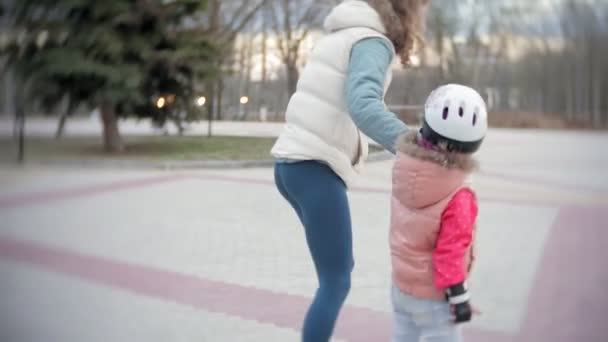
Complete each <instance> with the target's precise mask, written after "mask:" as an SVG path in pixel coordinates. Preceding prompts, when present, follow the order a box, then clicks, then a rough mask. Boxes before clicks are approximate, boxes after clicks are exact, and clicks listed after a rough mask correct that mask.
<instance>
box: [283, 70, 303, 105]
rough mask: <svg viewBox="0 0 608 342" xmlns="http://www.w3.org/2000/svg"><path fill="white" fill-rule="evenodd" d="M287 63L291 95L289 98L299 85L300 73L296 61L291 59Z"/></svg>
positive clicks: (288, 89)
mask: <svg viewBox="0 0 608 342" xmlns="http://www.w3.org/2000/svg"><path fill="white" fill-rule="evenodd" d="M285 64H286V65H287V94H288V95H289V98H291V96H292V95H293V94H294V93H295V92H296V89H297V87H298V78H299V76H300V73H299V71H298V67H297V66H296V61H289V62H287V63H285Z"/></svg>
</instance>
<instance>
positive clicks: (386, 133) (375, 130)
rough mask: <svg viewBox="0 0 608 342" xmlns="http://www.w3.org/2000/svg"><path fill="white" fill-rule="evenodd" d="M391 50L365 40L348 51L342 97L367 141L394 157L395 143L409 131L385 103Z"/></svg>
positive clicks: (373, 40) (381, 43) (374, 40)
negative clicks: (344, 97)
mask: <svg viewBox="0 0 608 342" xmlns="http://www.w3.org/2000/svg"><path fill="white" fill-rule="evenodd" d="M393 57H394V55H393V50H392V48H391V46H390V45H389V43H388V42H387V41H386V40H385V39H382V38H368V39H364V40H362V41H360V42H358V43H356V44H355V45H354V46H353V49H352V51H351V57H350V62H349V66H348V74H347V79H346V87H345V96H346V103H347V105H348V111H349V113H350V115H351V117H352V119H353V121H354V122H355V124H356V125H357V127H358V128H359V129H360V130H361V131H362V132H363V133H364V134H365V135H367V136H368V137H370V138H371V139H373V140H374V141H376V142H377V143H379V144H380V145H382V147H384V148H385V149H387V150H388V151H390V152H391V153H395V142H396V141H397V138H398V137H399V135H401V134H402V133H404V132H405V131H406V130H407V129H408V128H407V126H406V125H405V123H403V121H401V120H399V119H398V118H397V116H396V115H395V114H393V113H391V112H390V111H388V110H387V108H386V105H385V103H384V81H385V78H386V75H387V71H388V68H390V67H391V63H392V61H393Z"/></svg>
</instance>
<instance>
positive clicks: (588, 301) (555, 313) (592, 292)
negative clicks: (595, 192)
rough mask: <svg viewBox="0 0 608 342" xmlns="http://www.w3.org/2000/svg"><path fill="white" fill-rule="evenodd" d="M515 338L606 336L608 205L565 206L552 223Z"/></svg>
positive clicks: (600, 340)
mask: <svg viewBox="0 0 608 342" xmlns="http://www.w3.org/2000/svg"><path fill="white" fill-rule="evenodd" d="M550 234H551V235H550V237H549V240H548V241H547V244H546V246H545V252H544V255H543V259H542V260H541V263H540V266H539V268H538V271H537V274H536V280H535V285H534V287H533V289H532V292H531V293H530V300H529V304H528V305H529V307H528V311H527V312H528V314H527V317H526V319H525V321H524V325H523V326H522V331H521V335H520V338H519V339H518V340H519V341H547V342H548V341H551V342H572V341H585V342H606V341H608V324H606V322H607V320H606V308H608V292H607V291H606V284H608V249H606V246H608V211H606V209H605V208H582V207H574V206H572V207H565V208H563V209H562V210H561V211H560V212H559V215H558V217H557V219H556V221H555V223H554V225H553V227H552V230H551V233H550Z"/></svg>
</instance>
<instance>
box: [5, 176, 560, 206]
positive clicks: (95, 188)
mask: <svg viewBox="0 0 608 342" xmlns="http://www.w3.org/2000/svg"><path fill="white" fill-rule="evenodd" d="M185 179H195V180H200V181H220V182H227V183H237V184H256V185H265V186H274V181H272V180H267V179H259V178H247V177H235V176H224V175H214V174H205V175H197V174H168V175H163V176H158V177H151V178H144V179H136V180H124V181H117V182H112V183H104V184H92V185H84V186H77V187H74V188H66V189H59V190H51V191H43V192H36V193H29V194H25V195H18V196H13V197H5V198H0V209H7V208H8V209H10V208H16V207H22V206H28V205H34V204H41V203H46V202H55V201H61V200H70V199H75V198H81V197H88V196H94V195H98V194H102V193H111V192H116V191H125V190H131V189H136V188H144V187H147V186H153V185H158V184H162V183H169V182H174V181H179V180H185ZM352 192H354V193H364V194H386V195H388V194H390V192H391V190H390V189H388V188H379V187H354V188H353V189H352ZM480 199H481V200H482V201H484V202H490V203H502V204H513V205H526V206H531V207H556V206H560V205H563V204H564V203H563V202H560V201H548V200H542V201H537V200H528V199H507V198H497V197H488V196H480Z"/></svg>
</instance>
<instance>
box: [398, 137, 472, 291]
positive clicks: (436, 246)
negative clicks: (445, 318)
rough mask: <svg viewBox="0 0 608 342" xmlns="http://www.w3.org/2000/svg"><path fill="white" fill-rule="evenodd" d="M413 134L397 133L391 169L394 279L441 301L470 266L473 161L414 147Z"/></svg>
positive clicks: (460, 156) (409, 289)
mask: <svg viewBox="0 0 608 342" xmlns="http://www.w3.org/2000/svg"><path fill="white" fill-rule="evenodd" d="M416 134H417V133H416V132H410V133H407V134H405V135H404V136H402V137H401V138H400V140H399V143H398V152H397V159H396V161H395V165H394V168H393V191H392V200H391V229H390V247H391V263H392V267H393V280H394V282H395V283H396V285H397V286H398V287H399V289H400V290H401V291H403V292H404V293H408V294H410V295H412V296H415V297H419V298H425V299H438V300H440V299H444V298H445V294H444V293H445V289H446V288H448V287H450V286H452V285H456V284H459V283H461V282H463V281H465V280H466V278H467V276H468V272H469V271H470V268H471V266H472V262H473V246H472V244H473V235H474V231H475V220H476V217H477V203H476V199H475V194H474V192H473V191H472V190H471V189H470V188H469V187H468V185H467V183H466V182H467V181H466V180H467V178H468V176H469V175H470V173H471V171H472V170H473V169H474V166H475V165H474V161H473V160H472V159H471V158H470V157H467V156H464V155H459V154H448V153H441V152H437V151H432V150H427V149H424V148H422V147H420V146H418V144H417V143H416Z"/></svg>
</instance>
